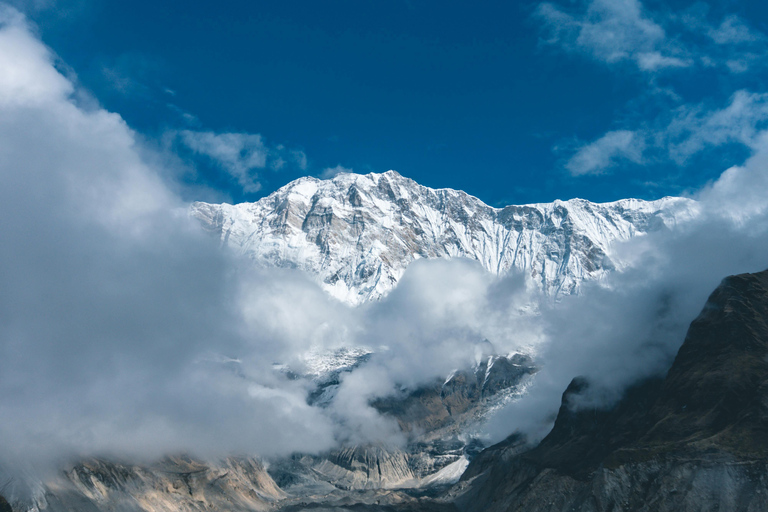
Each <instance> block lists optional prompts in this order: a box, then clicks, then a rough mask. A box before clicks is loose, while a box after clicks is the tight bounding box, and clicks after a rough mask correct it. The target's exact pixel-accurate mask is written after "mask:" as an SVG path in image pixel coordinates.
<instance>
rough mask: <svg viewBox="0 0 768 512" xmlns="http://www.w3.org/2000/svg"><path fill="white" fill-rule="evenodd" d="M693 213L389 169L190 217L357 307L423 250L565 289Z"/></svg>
mask: <svg viewBox="0 0 768 512" xmlns="http://www.w3.org/2000/svg"><path fill="white" fill-rule="evenodd" d="M694 209H695V203H694V202H693V201H691V200H688V199H682V198H665V199H661V200H658V201H642V200H638V199H626V200H621V201H615V202H612V203H603V204H599V203H591V202H589V201H586V200H583V199H572V200H569V201H560V200H557V201H555V202H553V203H538V204H529V205H520V206H516V205H510V206H506V207H504V208H493V207H491V206H488V205H487V204H485V203H483V202H482V201H481V200H480V199H478V198H476V197H473V196H471V195H469V194H467V193H465V192H463V191H460V190H453V189H448V188H443V189H432V188H428V187H425V186H422V185H419V184H418V183H416V182H415V181H413V180H411V179H409V178H406V177H404V176H402V175H400V174H399V173H397V172H396V171H387V172H385V173H370V174H365V175H361V174H354V173H340V174H338V175H336V176H335V177H333V178H332V179H328V180H320V179H317V178H312V177H305V178H299V179H298V180H295V181H293V182H291V183H288V184H287V185H285V186H284V187H282V188H280V189H279V190H277V191H276V192H274V193H272V194H270V195H269V196H267V197H265V198H262V199H260V200H259V201H257V202H255V203H242V204H238V205H228V204H220V205H214V204H207V203H193V204H192V206H191V209H190V213H191V215H192V216H193V217H195V218H197V219H198V220H199V221H200V222H201V223H202V224H203V226H204V227H205V228H206V229H208V230H209V231H211V232H213V233H215V234H216V236H218V237H219V238H220V240H221V242H222V244H223V245H226V246H229V247H231V248H232V249H234V250H235V251H237V252H239V253H240V254H243V255H246V256H248V257H250V258H252V259H253V260H255V261H256V262H258V263H260V264H267V265H276V266H289V267H298V268H301V269H303V270H305V271H307V272H309V273H310V274H313V275H315V276H316V277H317V278H318V280H319V281H320V283H321V284H322V286H323V287H324V288H325V289H326V290H327V291H328V292H329V293H330V294H331V295H333V296H334V297H336V298H338V299H339V300H342V301H344V302H347V303H350V304H353V305H358V304H361V303H363V302H366V301H368V300H375V299H379V298H381V297H383V296H384V295H386V294H387V293H388V292H389V291H390V290H391V289H392V288H393V287H394V286H395V285H396V284H397V282H398V281H399V279H400V278H401V277H402V275H403V273H404V272H405V269H406V267H407V266H408V264H410V263H411V262H412V261H414V260H416V259H420V258H456V257H462V258H470V259H473V260H476V261H478V262H480V263H481V264H482V265H483V266H484V267H485V268H486V269H487V270H488V271H490V272H493V273H495V274H502V273H505V272H508V271H510V270H517V271H522V272H525V273H526V274H527V275H529V276H530V277H531V278H532V279H533V280H534V282H535V283H536V284H537V285H538V286H539V287H540V288H541V289H542V291H544V292H545V293H546V294H548V295H550V296H552V297H557V296H559V295H563V294H570V293H574V292H576V291H578V288H579V286H580V284H581V282H582V281H584V280H585V279H587V280H588V279H599V278H600V277H602V276H603V275H604V274H605V273H606V272H609V271H611V270H612V269H614V268H617V267H619V266H621V265H622V262H620V261H618V260H617V259H616V257H615V256H614V255H613V254H612V251H611V245H612V244H613V243H614V242H616V241H621V240H627V239H629V238H632V237H634V236H637V235H642V234H644V233H647V232H649V231H653V230H656V229H662V228H663V227H664V226H669V225H673V224H674V223H676V222H677V221H678V220H679V219H680V218H685V217H689V216H691V215H692V214H693V213H692V212H693V211H694Z"/></svg>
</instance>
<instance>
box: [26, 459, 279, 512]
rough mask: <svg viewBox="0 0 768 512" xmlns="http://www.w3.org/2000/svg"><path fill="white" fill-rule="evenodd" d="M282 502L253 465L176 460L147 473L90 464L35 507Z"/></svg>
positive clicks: (230, 506) (226, 506) (198, 507)
mask: <svg viewBox="0 0 768 512" xmlns="http://www.w3.org/2000/svg"><path fill="white" fill-rule="evenodd" d="M283 497H285V493H284V492H283V491H282V490H280V488H278V487H277V485H276V484H275V483H274V481H273V480H272V478H271V477H270V476H269V474H268V473H267V472H266V469H265V468H264V466H263V465H262V464H261V463H260V462H258V461H257V460H254V459H227V460H225V461H223V462H222V463H221V464H217V465H212V464H207V463H203V462H200V461H195V460H191V459H188V458H183V457H176V458H168V459H165V460H163V461H161V462H159V463H157V464H154V465H152V466H149V467H143V466H137V465H124V464H120V463H116V462H106V461H101V460H89V461H84V462H82V463H79V464H77V465H75V466H74V467H72V468H70V469H69V470H68V471H66V472H65V474H64V476H63V477H62V478H61V479H60V480H59V481H57V482H51V483H49V484H48V485H47V493H46V494H45V495H44V496H43V497H42V498H41V499H40V501H41V502H40V503H38V505H37V506H38V507H39V508H40V509H42V510H46V511H51V512H60V511H61V512H63V511H78V512H88V511H94V512H96V511H100V510H115V511H126V512H128V511H135V512H140V511H141V512H145V511H146V512H148V511H155V510H169V511H170V510H185V511H190V512H191V511H203V510H231V511H259V510H267V509H269V508H271V507H272V506H273V505H274V503H275V502H276V501H277V500H278V499H280V498H283Z"/></svg>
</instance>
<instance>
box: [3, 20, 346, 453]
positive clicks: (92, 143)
mask: <svg viewBox="0 0 768 512" xmlns="http://www.w3.org/2000/svg"><path fill="white" fill-rule="evenodd" d="M76 92H77V91H76V90H75V87H74V86H73V84H72V83H71V82H69V81H68V80H67V79H66V78H65V77H64V76H62V75H61V74H60V73H58V72H57V71H56V69H55V67H54V66H53V56H52V55H51V52H50V51H49V50H48V49H47V48H46V47H45V46H44V45H43V44H42V43H41V42H40V41H39V40H38V39H37V38H35V37H34V36H33V35H32V33H31V31H30V30H29V28H28V27H27V26H26V24H25V21H24V19H23V17H22V16H21V15H19V14H18V13H16V12H14V11H12V10H10V9H8V8H3V11H2V21H0V215H1V216H2V218H3V219H4V221H3V222H2V223H0V239H2V241H3V243H2V244H0V267H1V268H3V269H6V270H7V271H4V272H2V273H0V289H2V290H3V293H2V294H0V317H2V322H0V375H2V378H1V379H0V395H2V396H3V397H5V398H4V399H3V400H2V401H1V402H0V438H2V439H3V445H2V447H0V462H7V463H8V465H9V466H11V467H14V466H15V464H16V463H21V462H24V463H25V464H26V463H41V464H45V463H46V462H51V461H55V459H56V458H57V457H61V456H70V455H80V454H94V453H101V454H108V453H118V454H123V455H127V456H130V455H142V456H159V455H162V454H164V453H168V452H169V451H171V452H173V451H179V450H181V451H189V452H192V453H202V454H206V453H226V452H229V451H237V452H245V453H260V454H262V455H268V454H270V453H289V452H291V451H293V450H296V449H300V450H310V451H312V450H320V449H326V448H329V447H331V446H333V445H334V443H335V440H334V435H335V434H334V429H335V427H334V424H333V421H332V420H331V419H330V418H329V417H328V416H327V415H326V414H325V413H324V412H323V411H321V410H319V409H317V408H312V407H310V406H308V405H307V404H306V400H305V397H306V389H305V388H304V387H303V386H302V385H301V384H299V383H295V382H291V381H289V380H288V379H285V378H282V377H280V375H278V374H275V373H274V372H273V371H272V369H271V365H270V364H271V362H272V360H273V358H275V359H279V358H283V357H285V350H286V349H285V348H284V347H283V345H282V344H280V343H279V341H278V340H280V336H277V335H274V336H270V335H267V334H263V333H262V331H260V330H258V329H256V330H255V331H253V330H251V325H252V323H251V322H252V318H251V317H249V316H248V315H247V313H248V307H247V302H246V298H247V296H246V295H244V294H243V293H242V289H243V287H245V288H247V289H249V290H264V289H269V288H270V287H271V288H272V289H273V290H281V291H282V292H284V293H289V292H288V291H286V290H287V289H288V288H289V287H290V286H293V287H294V289H295V288H300V289H302V290H304V293H302V294H301V296H307V295H308V294H309V292H307V290H309V291H310V292H311V291H312V290H315V289H317V286H316V285H314V284H313V283H312V282H311V281H310V280H309V279H308V278H307V277H302V276H298V277H295V278H294V280H293V281H289V280H286V279H283V278H282V275H281V274H269V273H261V274H259V273H248V272H246V271H241V270H238V266H237V263H236V261H233V260H232V259H231V258H230V257H229V256H227V255H226V254H223V253H222V252H220V251H219V250H218V249H217V248H216V247H215V244H212V243H211V240H209V239H208V238H207V237H205V236H204V235H203V234H202V233H200V230H199V227H198V226H197V225H195V224H194V223H193V222H192V221H191V220H190V219H189V218H188V216H187V214H186V205H184V204H183V203H182V201H180V200H179V198H178V197H177V196H176V195H175V194H173V192H172V191H171V190H170V189H169V187H168V186H167V185H166V184H165V183H164V181H163V180H162V179H161V178H160V176H161V175H162V173H161V172H160V170H159V169H156V168H154V167H152V166H151V165H150V164H148V163H147V161H146V160H145V159H143V158H142V154H143V152H145V151H148V150H146V148H144V149H142V148H140V147H139V146H140V140H139V139H138V137H137V136H136V134H135V133H134V132H132V131H131V130H130V129H129V128H128V126H127V125H126V123H125V122H124V121H123V119H122V118H121V117H120V116H118V115H116V114H113V113H110V112H107V111H105V110H103V109H101V108H98V107H94V108H90V109H84V108H82V107H81V106H80V105H79V104H78V103H77V102H75V101H74V100H73V99H72V97H71V95H72V94H73V93H76ZM278 283H279V284H278ZM290 283H293V284H292V285H291V284H290ZM293 293H294V294H299V292H297V291H294V292H293ZM315 296H316V297H320V296H322V294H321V292H320V290H319V289H317V290H316V295H315ZM277 297H278V294H277V293H274V294H273V298H274V299H275V300H277ZM324 300H326V301H328V302H330V301H329V300H328V299H327V298H326V299H324ZM318 301H320V299H318ZM323 304H324V303H323V302H318V303H317V304H316V305H315V308H316V310H320V309H321V308H322V307H323ZM329 311H337V309H333V307H332V308H331V310H329ZM328 317H329V315H325V317H324V318H323V322H326V323H327V322H328ZM304 321H305V322H307V323H309V322H311V321H312V317H309V316H308V317H307V318H306V319H305V320H304ZM262 324H263V322H262ZM259 325H261V324H259ZM289 335H290V333H282V334H281V336H283V337H285V336H289ZM215 354H218V355H219V360H220V359H222V356H227V357H228V358H229V359H230V360H231V359H232V358H237V360H238V361H240V363H239V364H240V365H241V366H242V368H243V371H242V372H241V374H235V373H234V372H232V371H229V370H228V369H227V367H225V366H223V365H221V364H218V363H215V362H211V361H216V360H217V359H216V358H215V357H212V355H215ZM261 388H268V389H272V390H275V391H274V393H272V394H270V393H258V392H254V390H258V389H261Z"/></svg>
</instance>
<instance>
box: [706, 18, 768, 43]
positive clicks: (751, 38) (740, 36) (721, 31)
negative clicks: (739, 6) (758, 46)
mask: <svg viewBox="0 0 768 512" xmlns="http://www.w3.org/2000/svg"><path fill="white" fill-rule="evenodd" d="M707 32H708V33H707V35H709V37H711V38H712V40H713V41H714V42H716V43H717V44H723V45H726V44H740V43H754V42H758V41H764V40H765V36H764V35H763V34H761V33H759V32H755V31H753V30H752V29H751V28H750V27H749V26H748V25H747V24H746V23H744V21H743V20H742V19H741V18H739V17H738V16H736V15H733V14H732V15H730V16H726V18H725V19H724V20H723V22H722V23H721V24H720V26H719V27H717V28H713V27H710V28H709V30H708V31H707Z"/></svg>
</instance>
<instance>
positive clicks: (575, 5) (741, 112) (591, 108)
mask: <svg viewBox="0 0 768 512" xmlns="http://www.w3.org/2000/svg"><path fill="white" fill-rule="evenodd" d="M14 5H15V6H16V7H18V8H19V9H21V10H22V11H24V12H25V13H26V15H27V17H28V18H29V19H30V20H31V21H32V22H33V23H35V25H36V26H37V30H38V32H39V35H40V37H41V38H42V40H43V41H44V42H45V43H46V44H47V45H48V46H49V47H50V48H51V49H52V50H53V51H54V52H56V54H57V55H58V57H59V58H60V60H61V63H60V66H61V67H62V69H66V70H67V71H68V73H70V74H71V75H72V76H76V77H77V81H78V84H79V85H80V86H81V87H82V89H83V90H85V91H88V92H89V93H90V95H92V98H94V99H95V100H96V101H98V103H99V104H101V105H102V106H104V107H105V108H106V109H108V110H111V111H113V112H117V113H119V114H120V115H121V116H122V117H123V118H124V119H125V120H126V121H127V123H128V124H129V125H130V126H131V127H132V128H133V129H134V130H136V131H137V132H138V133H140V134H141V135H142V136H143V137H144V139H145V140H146V141H147V142H148V144H149V145H150V146H152V147H155V148H156V149H158V152H159V153H162V154H166V155H170V156H168V158H169V160H171V161H173V166H172V167H174V168H175V169H177V171H176V172H177V174H178V176H177V177H180V179H181V180H182V181H183V182H185V183H186V184H187V185H189V186H188V187H187V188H186V189H185V192H184V195H185V198H186V199H189V200H192V199H226V200H229V201H236V202H239V201H244V200H255V199H258V198H259V197H262V196H263V195H265V194H268V193H269V192H271V191H273V190H275V189H276V188H278V187H280V186H282V185H284V184H285V183H287V182H288V181H290V180H292V179H295V178H297V177H299V176H302V175H314V176H329V175H332V174H333V172H334V169H336V170H339V169H341V168H344V169H351V170H354V171H355V172H361V173H366V172H371V171H373V172H383V171H386V170H388V169H395V170H397V171H399V172H400V173H401V174H403V175H405V176H408V177H410V178H413V179H415V180H416V181H418V182H420V183H422V184H424V185H428V186H431V187H451V188H457V189H463V190H466V191H467V192H469V193H471V194H473V195H476V196H478V197H480V198H481V199H483V200H484V201H486V202H487V203H489V204H492V205H495V206H501V205H504V204H512V203H517V204H520V203H528V202H543V201H552V200H554V199H558V198H559V199H568V198H571V197H583V198H586V199H590V200H594V201H610V200H615V199H619V198H623V197H630V196H633V197H641V198H647V199H653V198H658V197H661V196H664V195H677V194H684V193H687V192H691V191H695V190H697V189H699V188H700V187H701V186H703V185H704V184H706V183H707V182H709V181H711V180H713V179H715V178H716V177H717V176H719V175H720V173H721V172H722V171H723V170H725V169H726V168H728V167H730V166H732V165H736V164H740V163H742V162H743V161H744V160H745V158H746V157H748V156H749V155H750V154H751V153H752V152H753V151H754V148H755V147H756V144H757V137H758V134H759V133H760V131H761V129H762V128H764V127H765V125H766V124H768V94H767V93H768V58H767V57H768V35H767V34H768V7H763V6H762V2H755V1H752V2H746V1H744V2H739V1H727V2H712V3H706V2H688V1H667V2H657V1H650V0H647V1H644V2H641V1H638V0H584V1H570V0H552V1H550V2H496V1H488V2H482V3H479V4H470V3H469V2H455V1H439V2H438V1H426V0H424V1H421V0H393V1H388V2H383V1H371V0H366V1H361V0H356V1H352V0H349V1H346V0H333V1H327V2H314V1H308V0H304V1H298V0H284V1H280V2H263V1H258V2H253V1H251V2H246V1H221V2H217V3H215V4H211V3H210V2H199V1H184V2H182V1H167V0H155V1H153V2H146V1H142V0H136V1H133V2H106V1H99V0H75V1H71V2H67V1H60V2H54V1H46V0H38V1H35V2H24V1H17V2H15V3H14ZM211 190H213V191H214V192H213V193H212V192H211Z"/></svg>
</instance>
